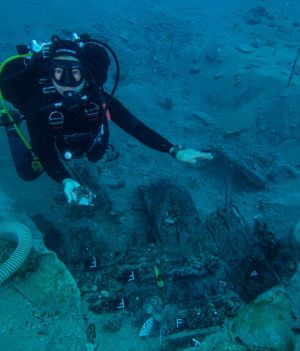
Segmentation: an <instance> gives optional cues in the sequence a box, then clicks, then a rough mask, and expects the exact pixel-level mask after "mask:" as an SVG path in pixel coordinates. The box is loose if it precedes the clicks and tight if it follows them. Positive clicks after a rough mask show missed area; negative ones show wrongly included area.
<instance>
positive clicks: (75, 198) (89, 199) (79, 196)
mask: <svg viewBox="0 0 300 351" xmlns="http://www.w3.org/2000/svg"><path fill="white" fill-rule="evenodd" d="M62 183H63V186H64V193H65V195H66V197H67V201H68V203H69V204H71V203H74V204H76V205H82V206H93V205H94V199H95V197H96V195H94V194H93V193H92V192H91V191H90V190H89V189H88V188H86V187H84V186H81V185H80V184H79V183H78V182H76V180H73V179H70V178H66V179H64V180H63V181H62Z"/></svg>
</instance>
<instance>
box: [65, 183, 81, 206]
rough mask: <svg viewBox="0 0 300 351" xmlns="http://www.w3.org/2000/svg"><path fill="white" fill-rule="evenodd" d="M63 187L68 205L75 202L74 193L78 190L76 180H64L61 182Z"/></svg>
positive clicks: (75, 195)
mask: <svg viewBox="0 0 300 351" xmlns="http://www.w3.org/2000/svg"><path fill="white" fill-rule="evenodd" d="M62 184H63V186H64V193H65V195H66V198H67V201H68V204H70V203H72V202H75V203H76V202H77V197H78V196H77V193H76V191H74V190H75V189H76V188H80V184H79V183H78V182H76V180H73V179H70V178H66V179H64V180H63V181H62Z"/></svg>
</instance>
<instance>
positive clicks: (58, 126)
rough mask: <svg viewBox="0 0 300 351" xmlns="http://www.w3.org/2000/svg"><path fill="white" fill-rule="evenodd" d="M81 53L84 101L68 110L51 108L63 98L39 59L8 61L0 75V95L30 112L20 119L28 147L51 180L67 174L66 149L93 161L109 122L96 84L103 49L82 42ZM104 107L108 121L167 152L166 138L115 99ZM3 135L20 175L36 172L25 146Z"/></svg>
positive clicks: (102, 72)
mask: <svg viewBox="0 0 300 351" xmlns="http://www.w3.org/2000/svg"><path fill="white" fill-rule="evenodd" d="M85 57H86V58H87V62H88V63H89V65H88V67H89V69H88V77H89V79H87V81H88V84H86V86H85V87H84V89H83V90H82V92H81V93H80V94H81V95H82V96H87V102H84V103H82V104H80V105H79V106H78V107H76V108H74V109H73V108H69V106H67V107H63V108H55V107H54V105H53V104H54V103H57V102H63V98H62V97H61V96H60V94H58V92H57V91H56V90H55V89H54V87H53V85H52V82H51V80H50V77H49V75H48V71H47V70H46V69H45V63H41V62H39V61H38V60H36V62H33V63H32V61H31V62H30V59H23V58H20V59H17V60H14V61H12V62H10V63H8V64H7V65H6V66H5V67H4V69H3V73H2V74H1V77H0V88H1V92H2V94H3V97H4V99H5V100H7V101H8V102H10V103H12V105H13V106H14V107H15V108H16V109H17V110H18V111H19V112H20V113H21V114H22V115H25V116H26V115H29V114H30V115H31V116H30V117H29V118H28V119H27V120H26V122H27V128H28V132H29V135H30V142H31V144H32V147H33V150H34V152H35V154H36V155H37V156H38V157H39V159H40V161H41V163H42V165H43V168H44V169H45V171H46V172H47V174H48V175H49V176H50V177H51V178H53V179H54V180H56V181H57V182H62V180H63V179H65V178H71V175H70V174H69V172H68V170H67V169H66V167H65V166H64V163H65V162H64V161H63V155H64V154H65V153H66V152H70V153H71V154H72V155H73V157H82V156H86V157H87V158H88V159H89V160H90V161H91V162H97V161H99V160H100V159H101V158H102V157H103V155H104V153H105V149H106V148H107V145H108V138H109V128H108V123H109V121H108V120H107V118H106V116H104V114H103V109H102V106H101V105H102V103H103V98H107V94H106V93H105V92H104V91H103V90H102V89H99V87H103V85H104V83H105V82H106V79H107V71H108V67H109V64H110V59H109V56H108V54H107V52H106V51H105V49H103V48H99V47H95V46H87V47H85ZM17 72H19V73H18V74H16V73H17ZM95 104H96V105H95ZM94 107H98V108H99V111H98V113H96V114H95V110H94ZM109 112H110V116H111V120H112V122H114V123H115V124H116V125H118V126H119V127H120V128H122V129H123V130H124V131H126V132H127V133H129V134H130V135H132V136H133V137H134V138H136V139H138V140H139V141H141V142H142V143H143V144H145V145H147V146H149V147H150V148H152V149H155V150H158V151H162V152H168V151H169V150H170V148H171V147H172V144H171V143H170V142H169V141H168V140H166V139H165V138H163V137H162V136H161V135H159V134H158V133H156V132H154V131H153V130H151V129H150V128H148V127H147V126H146V125H144V124H143V123H142V122H141V121H139V120H138V119H137V118H136V117H134V116H133V115H132V114H131V113H130V112H129V111H128V110H127V109H126V108H125V107H124V106H123V105H122V104H121V103H120V102H119V101H118V100H117V99H115V98H113V99H112V100H111V101H110V103H109ZM8 136H9V143H10V147H11V150H12V155H13V158H14V162H15V165H16V169H17V172H18V174H19V175H20V176H21V177H22V178H23V179H24V180H33V179H35V178H37V176H38V173H37V172H35V171H33V170H32V168H31V167H30V163H31V160H32V157H31V154H30V153H29V151H28V150H27V149H26V148H25V146H24V145H23V144H22V142H21V140H20V139H19V137H18V136H17V135H16V133H15V132H13V131H11V132H8Z"/></svg>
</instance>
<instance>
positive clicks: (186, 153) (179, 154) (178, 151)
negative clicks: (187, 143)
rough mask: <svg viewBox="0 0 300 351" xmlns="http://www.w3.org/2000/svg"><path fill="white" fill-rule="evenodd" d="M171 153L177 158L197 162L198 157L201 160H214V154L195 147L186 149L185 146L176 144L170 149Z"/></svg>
mask: <svg viewBox="0 0 300 351" xmlns="http://www.w3.org/2000/svg"><path fill="white" fill-rule="evenodd" d="M169 154H170V155H172V156H173V157H174V158H176V160H179V161H182V162H187V163H196V162H197V160H198V159H200V160H212V159H213V155H212V154H211V153H209V152H202V151H198V150H194V149H185V148H184V147H183V146H179V145H174V146H172V147H171V149H170V150H169Z"/></svg>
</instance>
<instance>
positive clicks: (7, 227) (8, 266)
mask: <svg viewBox="0 0 300 351" xmlns="http://www.w3.org/2000/svg"><path fill="white" fill-rule="evenodd" d="M0 238H4V239H8V240H9V241H17V243H18V244H17V247H16V249H15V251H14V252H13V253H12V254H11V255H10V256H9V258H8V259H7V260H6V261H5V262H4V263H2V264H0V284H2V283H3V282H4V281H5V280H6V279H8V278H9V277H10V276H11V275H12V274H14V273H15V272H16V271H17V270H18V269H19V268H20V267H21V266H22V264H23V262H24V261H25V260H26V258H27V257H28V255H29V253H30V250H31V247H32V235H31V231H30V230H29V228H28V227H26V226H25V225H24V224H21V223H18V222H0Z"/></svg>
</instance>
